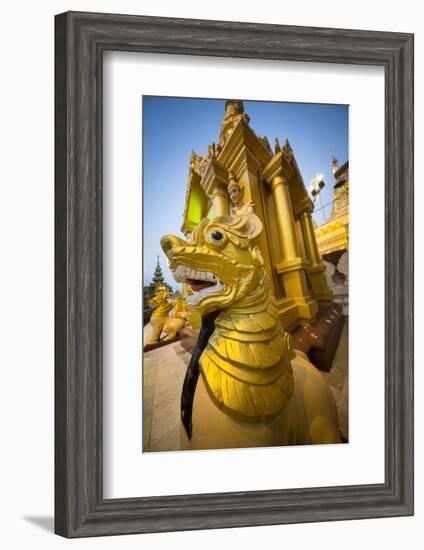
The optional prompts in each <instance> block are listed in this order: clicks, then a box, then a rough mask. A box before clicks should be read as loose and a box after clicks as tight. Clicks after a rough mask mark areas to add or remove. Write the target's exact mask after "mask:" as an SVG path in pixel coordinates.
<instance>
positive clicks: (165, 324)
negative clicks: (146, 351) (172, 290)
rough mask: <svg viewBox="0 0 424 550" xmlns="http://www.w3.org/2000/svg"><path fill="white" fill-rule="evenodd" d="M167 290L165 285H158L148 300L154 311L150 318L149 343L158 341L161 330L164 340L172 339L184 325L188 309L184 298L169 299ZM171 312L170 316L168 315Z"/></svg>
mask: <svg viewBox="0 0 424 550" xmlns="http://www.w3.org/2000/svg"><path fill="white" fill-rule="evenodd" d="M169 298H170V294H169V290H168V288H167V287H166V286H165V285H159V286H158V288H157V290H156V293H155V295H154V296H153V298H151V299H150V300H149V303H150V305H151V306H153V308H154V311H153V313H152V316H151V318H150V323H151V325H152V328H153V330H152V335H151V338H150V343H151V344H156V343H157V342H159V340H160V337H161V335H162V332H164V333H165V334H166V336H165V338H164V340H173V339H174V338H176V337H177V335H178V332H179V331H180V330H181V329H182V328H183V326H184V325H185V322H186V319H187V315H188V310H187V304H186V302H185V300H184V299H183V298H181V297H176V298H175V299H174V300H173V301H171V300H170V299H169ZM170 313H171V315H172V317H170V316H169V314H170Z"/></svg>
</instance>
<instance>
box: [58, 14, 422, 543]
mask: <svg viewBox="0 0 424 550" xmlns="http://www.w3.org/2000/svg"><path fill="white" fill-rule="evenodd" d="M106 50H125V51H137V52H157V53H167V54H176V55H177V54H178V55H185V54H190V55H202V56H227V57H233V58H234V57H235V58H250V59H252V60H254V59H281V60H292V61H299V62H306V61H311V62H321V63H347V64H363V65H380V66H383V67H384V71H385V196H384V201H385V318H386V324H385V482H384V483H381V484H375V485H356V486H344V487H320V488H306V489H287V490H277V488H276V490H271V491H248V492H237V493H219V494H188V495H183V496H165V497H142V498H129V499H104V498H103V494H102V493H103V491H102V475H103V469H102V464H103V456H102V415H103V410H102V55H103V52H104V51H106ZM223 92H224V93H225V90H223ZM55 95H56V99H55V115H56V116H55V133H56V141H55V157H56V161H55V235H56V237H55V300H56V302H55V303H56V305H55V323H56V330H55V392H56V398H55V438H56V446H55V531H56V533H57V534H59V535H62V536H65V537H86V536H99V535H117V534H126V533H147V532H159V531H177V530H189V529H208V528H223V527H241V526H253V525H272V524H284V523H297V522H316V521H327V520H343V519H358V518H376V517H391V516H406V515H412V514H413V35H411V34H400V33H392V32H374V31H372V32H371V31H357V30H340V29H324V28H306V27H289V26H280V25H263V24H252V23H233V22H222V21H200V20H187V19H168V18H157V17H144V16H128V15H107V14H96V13H73V12H69V13H64V14H60V15H58V16H56V20H55ZM370 157H372V151H371V152H370ZM370 184H371V182H370ZM382 199H383V197H382ZM140 284H141V282H140ZM365 360H366V355H365ZM371 367H372V365H370V368H371ZM353 406H354V404H353ZM370 414H371V412H370Z"/></svg>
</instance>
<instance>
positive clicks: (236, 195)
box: [227, 175, 255, 216]
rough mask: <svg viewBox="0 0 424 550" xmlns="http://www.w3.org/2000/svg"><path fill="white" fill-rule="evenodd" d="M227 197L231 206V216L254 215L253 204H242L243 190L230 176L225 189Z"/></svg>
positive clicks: (250, 202) (251, 202)
mask: <svg viewBox="0 0 424 550" xmlns="http://www.w3.org/2000/svg"><path fill="white" fill-rule="evenodd" d="M227 191H228V195H229V197H230V201H231V203H232V204H233V206H231V207H230V213H231V216H241V215H243V214H254V213H255V203H254V202H253V201H249V202H248V203H247V204H244V202H243V200H242V197H243V189H242V188H241V187H240V185H239V184H238V182H237V180H236V179H235V178H234V177H233V176H231V175H230V183H229V184H228V187H227Z"/></svg>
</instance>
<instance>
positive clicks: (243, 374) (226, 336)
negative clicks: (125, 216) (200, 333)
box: [161, 214, 294, 422]
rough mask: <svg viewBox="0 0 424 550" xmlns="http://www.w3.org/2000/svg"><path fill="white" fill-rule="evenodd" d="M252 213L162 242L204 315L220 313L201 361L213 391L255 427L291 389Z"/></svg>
mask: <svg viewBox="0 0 424 550" xmlns="http://www.w3.org/2000/svg"><path fill="white" fill-rule="evenodd" d="M261 232H262V223H261V221H260V220H259V218H258V217H257V216H256V215H255V214H248V215H242V216H234V217H230V216H221V217H219V218H216V219H214V220H212V221H209V220H206V219H205V220H203V221H202V222H201V223H200V224H199V226H198V227H197V228H196V230H195V231H194V233H193V235H192V237H191V239H190V241H185V240H183V239H180V238H179V237H176V236H172V235H166V236H165V237H163V238H162V241H161V244H162V248H163V250H164V252H165V253H166V255H167V256H168V258H169V262H170V268H171V270H172V271H173V275H174V277H175V279H176V280H177V281H178V282H181V283H183V284H191V286H192V288H193V287H194V289H195V290H196V289H197V290H196V292H195V293H194V294H193V295H192V296H190V297H188V298H187V302H188V304H189V305H190V303H191V305H192V306H193V307H195V308H196V309H197V311H199V312H200V314H201V315H205V314H206V313H209V312H211V311H215V310H221V313H220V314H219V316H218V317H217V319H216V321H215V332H214V333H213V335H212V336H211V338H210V340H209V342H208V345H207V347H206V349H205V351H204V352H203V354H202V356H201V359H200V366H201V369H202V372H203V375H204V377H205V380H206V383H207V386H208V388H209V391H210V394H211V395H212V396H213V399H214V400H215V402H216V404H217V405H218V406H219V407H221V408H222V409H223V410H225V411H226V412H227V413H228V414H230V415H231V414H234V415H235V416H236V417H238V418H240V415H241V417H243V418H245V419H246V420H249V421H254V422H260V421H262V420H263V419H266V418H272V417H274V416H275V415H277V414H279V413H280V412H281V411H282V410H283V408H284V407H285V406H286V404H287V403H288V401H289V399H290V398H291V395H292V392H293V377H292V369H291V364H290V361H291V359H292V358H293V357H294V354H293V351H292V349H291V343H290V342H291V341H290V336H289V335H288V334H286V333H285V332H284V330H283V327H282V326H281V324H280V321H279V316H278V309H277V304H276V301H275V298H274V296H273V295H272V294H271V291H270V287H269V281H268V276H267V274H266V273H265V271H264V269H263V260H262V257H261V253H260V251H259V247H258V237H259V235H260V234H261Z"/></svg>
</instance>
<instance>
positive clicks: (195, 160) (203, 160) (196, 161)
mask: <svg viewBox="0 0 424 550" xmlns="http://www.w3.org/2000/svg"><path fill="white" fill-rule="evenodd" d="M212 145H215V144H212ZM208 162H209V159H208V158H207V157H203V156H202V155H198V154H197V153H195V152H194V151H192V152H191V159H190V168H191V169H192V170H193V172H195V173H196V174H197V175H198V176H200V177H202V176H203V174H204V173H205V171H206V167H207V165H208Z"/></svg>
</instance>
